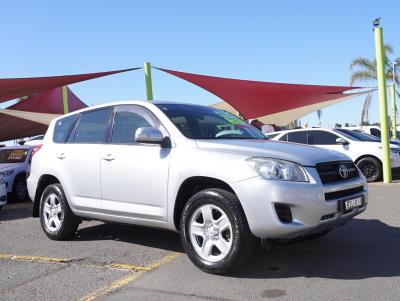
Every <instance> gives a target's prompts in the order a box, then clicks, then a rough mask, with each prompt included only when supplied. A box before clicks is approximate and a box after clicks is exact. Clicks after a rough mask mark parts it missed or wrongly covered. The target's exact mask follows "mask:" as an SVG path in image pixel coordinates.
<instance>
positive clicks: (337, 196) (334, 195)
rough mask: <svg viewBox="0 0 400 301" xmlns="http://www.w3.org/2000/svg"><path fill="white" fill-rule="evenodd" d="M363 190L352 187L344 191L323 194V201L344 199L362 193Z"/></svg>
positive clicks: (362, 188) (360, 187)
mask: <svg viewBox="0 0 400 301" xmlns="http://www.w3.org/2000/svg"><path fill="white" fill-rule="evenodd" d="M363 190H364V187H362V186H359V187H354V188H350V189H345V190H339V191H334V192H327V193H325V200H327V201H330V200H334V199H340V198H344V197H346V196H349V195H352V194H355V193H358V192H362V191H363Z"/></svg>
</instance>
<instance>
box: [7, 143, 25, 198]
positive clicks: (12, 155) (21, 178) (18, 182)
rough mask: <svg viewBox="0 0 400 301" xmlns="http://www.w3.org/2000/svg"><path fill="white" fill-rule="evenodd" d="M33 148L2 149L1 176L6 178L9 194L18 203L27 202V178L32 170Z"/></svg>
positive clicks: (11, 147) (10, 147) (9, 147)
mask: <svg viewBox="0 0 400 301" xmlns="http://www.w3.org/2000/svg"><path fill="white" fill-rule="evenodd" d="M32 149H33V147H32V146H8V147H3V148H0V176H3V177H4V180H5V182H6V186H7V192H8V193H9V194H11V195H12V196H13V198H14V199H16V200H18V201H23V200H26V199H27V197H28V191H27V188H26V177H27V174H28V173H29V170H30V165H31V153H32Z"/></svg>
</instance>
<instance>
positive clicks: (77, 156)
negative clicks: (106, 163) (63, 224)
mask: <svg viewBox="0 0 400 301" xmlns="http://www.w3.org/2000/svg"><path fill="white" fill-rule="evenodd" d="M112 111H113V107H107V108H101V109H97V110H93V111H87V112H83V113H81V114H80V116H79V120H78V121H77V123H76V125H75V128H74V130H73V131H72V132H71V134H70V136H69V138H68V140H67V141H66V143H61V144H58V145H56V144H55V147H56V148H55V150H54V151H53V152H52V153H53V154H54V155H55V160H54V162H55V164H56V166H55V170H57V171H59V172H60V177H61V178H62V182H63V185H64V186H65V187H64V189H65V190H67V192H68V194H69V196H70V197H71V200H70V201H71V203H72V205H73V207H74V208H75V209H77V210H82V211H85V210H88V211H101V207H102V205H101V187H100V151H101V146H102V144H103V143H104V142H105V139H106V136H107V129H108V126H109V122H110V118H111V115H112ZM56 127H57V125H56ZM56 138H57V137H56V136H55V137H54V139H56Z"/></svg>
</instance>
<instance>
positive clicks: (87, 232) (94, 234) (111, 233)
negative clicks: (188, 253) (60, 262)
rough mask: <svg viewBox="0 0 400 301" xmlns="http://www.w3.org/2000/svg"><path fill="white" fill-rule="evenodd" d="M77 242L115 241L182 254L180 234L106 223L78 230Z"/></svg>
mask: <svg viewBox="0 0 400 301" xmlns="http://www.w3.org/2000/svg"><path fill="white" fill-rule="evenodd" d="M74 240H76V241H93V240H114V241H122V242H127V243H132V244H135V245H141V246H147V247H152V248H158V249H165V250H168V251H174V252H182V250H183V249H182V247H181V243H180V238H179V234H177V233H174V232H171V231H165V230H158V229H150V228H144V227H138V226H132V225H122V224H115V223H105V224H100V225H96V226H92V227H86V228H83V229H80V230H78V234H77V236H76V238H75V239H74Z"/></svg>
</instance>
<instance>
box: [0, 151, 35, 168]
mask: <svg viewBox="0 0 400 301" xmlns="http://www.w3.org/2000/svg"><path fill="white" fill-rule="evenodd" d="M27 155H28V150H27V149H2V150H0V164H5V163H22V162H25V159H26V156H27Z"/></svg>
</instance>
